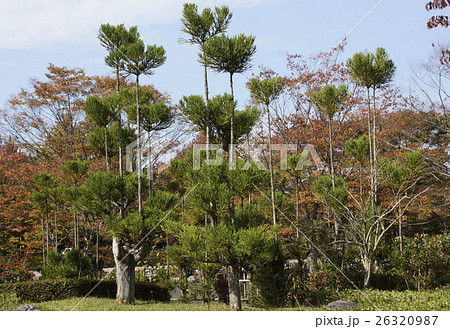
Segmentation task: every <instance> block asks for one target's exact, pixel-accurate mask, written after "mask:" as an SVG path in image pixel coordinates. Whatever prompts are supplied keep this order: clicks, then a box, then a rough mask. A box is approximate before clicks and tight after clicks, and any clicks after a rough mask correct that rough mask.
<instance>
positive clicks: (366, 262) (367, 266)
mask: <svg viewBox="0 0 450 329" xmlns="http://www.w3.org/2000/svg"><path fill="white" fill-rule="evenodd" d="M361 261H362V265H363V268H364V281H363V288H364V289H366V288H368V287H369V282H370V275H371V274H372V260H371V259H370V257H369V256H368V255H363V256H362V259H361Z"/></svg>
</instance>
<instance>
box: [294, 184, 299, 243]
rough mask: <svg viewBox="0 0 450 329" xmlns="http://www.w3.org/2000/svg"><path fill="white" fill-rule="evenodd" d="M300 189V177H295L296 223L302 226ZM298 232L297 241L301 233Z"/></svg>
mask: <svg viewBox="0 0 450 329" xmlns="http://www.w3.org/2000/svg"><path fill="white" fill-rule="evenodd" d="M299 194H300V187H299V183H298V177H295V223H296V224H297V225H300V208H299V207H300V205H299V203H300V195H299ZM296 232H297V240H298V238H299V232H298V230H296Z"/></svg>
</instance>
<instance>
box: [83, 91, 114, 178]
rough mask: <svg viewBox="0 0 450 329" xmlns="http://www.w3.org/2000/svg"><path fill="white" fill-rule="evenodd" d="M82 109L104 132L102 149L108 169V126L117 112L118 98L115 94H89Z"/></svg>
mask: <svg viewBox="0 0 450 329" xmlns="http://www.w3.org/2000/svg"><path fill="white" fill-rule="evenodd" d="M84 110H85V111H86V114H87V117H88V119H89V120H91V121H92V122H93V123H95V124H96V125H97V126H98V127H100V128H102V130H103V133H104V136H105V137H104V140H105V144H104V150H105V158H106V171H110V169H111V165H110V156H109V154H108V149H109V145H108V132H107V130H108V126H109V125H110V124H111V122H113V121H115V120H116V118H117V117H118V115H119V113H118V111H119V100H118V98H117V97H115V95H113V96H108V97H104V98H98V97H95V96H90V97H88V98H87V99H86V102H85V104H84Z"/></svg>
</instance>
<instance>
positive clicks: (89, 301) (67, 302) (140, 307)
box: [35, 297, 228, 311]
mask: <svg viewBox="0 0 450 329" xmlns="http://www.w3.org/2000/svg"><path fill="white" fill-rule="evenodd" d="M80 301H81V303H80ZM78 303H79V304H78ZM77 304H78V306H77V307H76V309H75V310H77V311H226V310H228V307H227V305H225V304H222V303H211V304H210V305H209V306H208V305H205V304H203V303H192V304H183V303H177V302H172V303H154V302H146V301H140V300H138V301H136V303H135V304H133V305H126V304H117V303H116V301H115V300H114V299H109V298H97V297H88V298H85V299H83V300H82V299H81V298H69V299H64V300H55V301H49V302H42V303H38V304H35V305H36V306H38V307H39V308H40V309H41V310H42V311H71V310H72V309H73V308H74V307H75V306H76V305H77Z"/></svg>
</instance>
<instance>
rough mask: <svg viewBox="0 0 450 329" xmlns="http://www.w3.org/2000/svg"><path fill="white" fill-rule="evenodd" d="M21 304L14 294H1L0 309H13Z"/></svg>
mask: <svg viewBox="0 0 450 329" xmlns="http://www.w3.org/2000/svg"><path fill="white" fill-rule="evenodd" d="M19 305H20V301H19V299H18V298H17V297H16V296H15V295H14V294H9V293H3V294H0V311H6V310H13V309H15V308H17V307H18V306H19Z"/></svg>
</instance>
